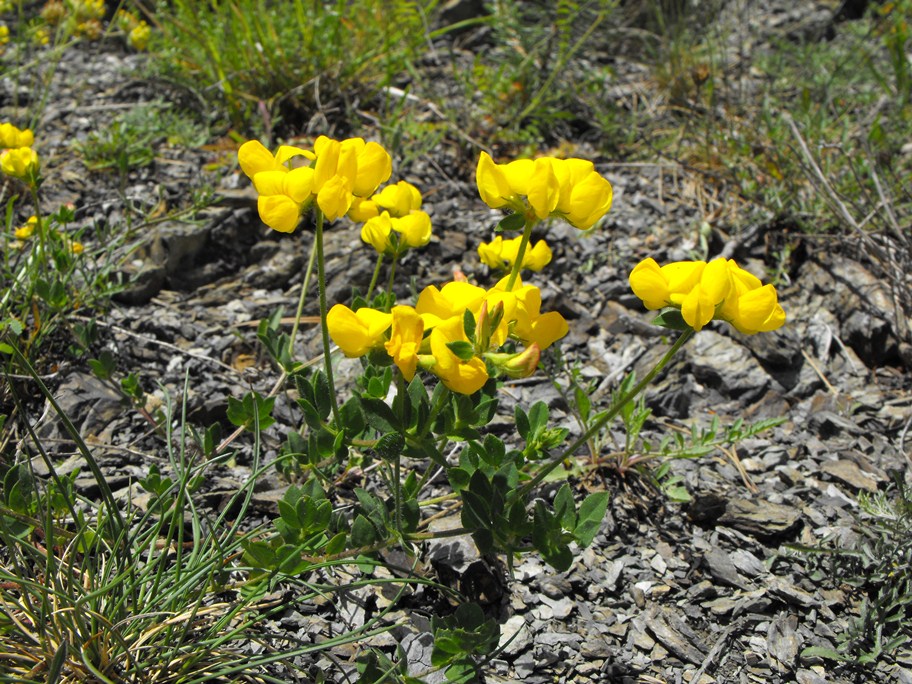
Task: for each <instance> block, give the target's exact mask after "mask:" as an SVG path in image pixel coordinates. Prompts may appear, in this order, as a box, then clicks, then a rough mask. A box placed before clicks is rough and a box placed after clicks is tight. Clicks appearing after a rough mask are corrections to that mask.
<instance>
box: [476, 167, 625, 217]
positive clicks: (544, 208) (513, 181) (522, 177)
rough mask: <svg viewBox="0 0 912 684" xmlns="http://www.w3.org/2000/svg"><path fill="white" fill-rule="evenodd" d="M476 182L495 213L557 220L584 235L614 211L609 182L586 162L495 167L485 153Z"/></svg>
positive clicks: (477, 169) (479, 190)
mask: <svg viewBox="0 0 912 684" xmlns="http://www.w3.org/2000/svg"><path fill="white" fill-rule="evenodd" d="M475 180H476V183H477V185H478V193H479V195H481V199H482V201H484V203H485V204H487V205H488V206H489V207H491V208H492V209H500V208H502V207H507V208H511V209H513V210H514V211H516V212H518V213H522V214H525V215H527V216H529V215H534V216H535V217H536V218H538V219H539V220H541V219H544V218H546V217H548V216H558V217H561V218H564V219H565V220H567V221H568V222H569V223H570V224H571V225H573V226H575V227H576V228H579V229H581V230H586V229H588V228H591V227H592V226H593V225H594V224H595V222H596V221H598V220H599V219H600V218H601V217H602V216H604V215H605V213H606V212H607V211H608V210H609V209H610V208H611V201H612V189H611V183H609V182H608V181H607V180H606V179H605V178H603V177H602V176H601V175H600V174H599V173H598V172H597V171H596V170H595V166H594V165H593V164H592V162H590V161H586V160H583V159H555V158H552V157H542V158H539V159H536V160H534V161H532V160H529V159H520V160H517V161H513V162H510V163H509V164H496V163H495V162H494V160H493V159H491V157H490V155H488V154H487V153H486V152H482V153H481V155H480V156H479V158H478V166H477V167H476V170H475Z"/></svg>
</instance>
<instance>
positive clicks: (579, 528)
mask: <svg viewBox="0 0 912 684" xmlns="http://www.w3.org/2000/svg"><path fill="white" fill-rule="evenodd" d="M608 496H609V495H608V492H595V493H594V494H590V495H589V496H587V497H586V498H585V499H583V503H581V504H580V507H579V513H578V515H577V523H576V528H575V529H574V530H573V536H574V537H576V543H577V544H579V545H580V546H581V547H582V548H585V547H587V546H589V544H591V543H592V540H593V539H595V535H596V534H598V531H599V528H601V526H602V520H604V518H605V511H606V510H607V509H608Z"/></svg>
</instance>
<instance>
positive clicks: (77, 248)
mask: <svg viewBox="0 0 912 684" xmlns="http://www.w3.org/2000/svg"><path fill="white" fill-rule="evenodd" d="M67 246H68V247H69V248H70V251H71V252H72V253H73V254H82V253H83V252H84V251H85V247H83V246H82V243H81V242H76V241H75V240H74V241H72V242H69V243H68V244H67Z"/></svg>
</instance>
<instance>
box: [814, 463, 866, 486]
mask: <svg viewBox="0 0 912 684" xmlns="http://www.w3.org/2000/svg"><path fill="white" fill-rule="evenodd" d="M820 469H821V470H822V471H823V472H825V473H827V474H828V475H832V476H833V477H835V478H836V479H837V480H841V481H842V482H845V483H846V484H848V485H850V486H852V487H854V488H855V489H863V490H865V491H868V492H872V493H874V492H876V491H877V478H876V476H874V475H873V474H871V473H866V472H864V471H863V470H862V469H861V468H859V467H858V465H857V464H855V463H854V462H852V461H848V460H846V459H838V460H835V461H824V462H823V463H821V464H820Z"/></svg>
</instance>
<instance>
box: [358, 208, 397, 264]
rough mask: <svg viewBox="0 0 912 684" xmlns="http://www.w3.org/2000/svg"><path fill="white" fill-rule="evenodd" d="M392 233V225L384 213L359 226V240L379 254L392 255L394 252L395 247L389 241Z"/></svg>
mask: <svg viewBox="0 0 912 684" xmlns="http://www.w3.org/2000/svg"><path fill="white" fill-rule="evenodd" d="M392 233H393V223H392V220H391V219H390V215H389V213H387V212H385V211H384V212H383V213H382V214H380V215H379V216H375V217H374V218H372V219H369V220H368V221H367V222H366V223H365V224H364V225H363V226H361V239H362V240H363V241H364V242H366V243H367V244H369V245H371V246H372V247H373V248H374V249H376V250H377V252H379V253H380V254H393V253H394V252H395V251H396V246H395V245H394V244H393V241H392V240H391V236H392Z"/></svg>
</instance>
